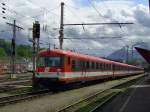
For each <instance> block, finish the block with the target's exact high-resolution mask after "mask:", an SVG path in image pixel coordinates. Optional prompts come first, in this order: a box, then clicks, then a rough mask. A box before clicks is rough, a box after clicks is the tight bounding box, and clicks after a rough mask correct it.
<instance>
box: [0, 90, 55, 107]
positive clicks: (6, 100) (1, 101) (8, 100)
mask: <svg viewBox="0 0 150 112" xmlns="http://www.w3.org/2000/svg"><path fill="white" fill-rule="evenodd" d="M52 93H53V92H51V91H50V90H47V89H46V90H40V91H36V92H27V93H22V94H17V95H12V96H7V97H1V98H0V106H4V105H8V104H12V103H17V102H21V101H25V100H30V99H33V98H37V97H40V96H43V95H50V94H52Z"/></svg>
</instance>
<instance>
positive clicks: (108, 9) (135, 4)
mask: <svg viewBox="0 0 150 112" xmlns="http://www.w3.org/2000/svg"><path fill="white" fill-rule="evenodd" d="M62 1H63V2H64V3H65V8H64V23H93V22H133V23H134V24H133V25H122V26H121V27H120V26H119V25H100V26H65V27H64V37H66V38H76V37H79V38H85V37H87V38H91V39H90V40H89V39H88V40H87V39H80V40H75V39H69V40H67V39H65V40H64V49H68V50H69V49H74V50H76V51H78V52H83V53H86V54H94V55H100V56H107V55H109V54H111V53H112V52H114V51H115V50H118V49H121V48H122V47H123V46H126V45H130V46H131V45H133V44H134V43H136V42H150V37H149V35H150V32H149V30H150V13H149V9H148V0H38V2H37V0H0V2H1V3H3V2H4V3H6V6H5V7H6V11H5V12H6V13H5V14H3V13H1V18H0V25H1V27H0V38H4V39H7V40H9V41H10V40H11V38H12V28H11V27H10V26H8V25H7V24H6V22H11V23H12V22H13V20H14V19H16V22H17V25H19V26H21V27H23V28H24V30H19V31H17V37H16V39H17V43H18V44H31V43H30V42H29V41H28V39H29V38H31V37H32V33H31V31H30V30H29V29H31V28H32V24H33V22H34V21H39V22H40V24H41V38H40V43H41V47H48V43H49V42H50V43H51V45H53V44H56V46H59V42H58V39H52V38H58V37H59V26H60V25H59V23H60V2H62ZM0 5H1V4H0ZM1 7H3V6H2V5H1ZM1 11H2V9H1ZM3 16H5V17H6V19H2V17H3ZM44 28H45V29H46V30H44ZM115 37H117V38H115ZM118 37H120V38H119V39H118ZM94 38H98V39H94Z"/></svg>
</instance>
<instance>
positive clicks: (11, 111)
mask: <svg viewBox="0 0 150 112" xmlns="http://www.w3.org/2000/svg"><path fill="white" fill-rule="evenodd" d="M136 77H139V76H134V77H130V78H124V79H120V80H114V81H108V82H104V83H101V84H97V85H92V86H89V87H84V88H80V89H75V90H69V91H65V92H61V93H57V94H54V95H49V96H43V97H40V98H37V99H33V100H31V101H25V102H20V103H17V104H11V105H8V106H4V107H0V112H55V111H57V110H59V109H61V108H63V107H65V106H67V105H69V104H72V103H73V102H76V101H78V100H80V99H82V98H86V97H87V96H89V95H92V94H94V93H97V92H99V91H103V90H105V89H109V88H111V87H113V86H115V85H118V84H120V83H123V82H126V81H127V80H131V79H134V78H136Z"/></svg>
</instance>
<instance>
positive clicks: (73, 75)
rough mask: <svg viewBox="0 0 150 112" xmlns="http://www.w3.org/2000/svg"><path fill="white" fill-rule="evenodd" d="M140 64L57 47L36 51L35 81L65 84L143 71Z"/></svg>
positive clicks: (41, 84)
mask: <svg viewBox="0 0 150 112" xmlns="http://www.w3.org/2000/svg"><path fill="white" fill-rule="evenodd" d="M143 71H144V70H143V68H140V67H136V66H133V65H128V64H124V63H120V62H115V61H110V60H107V59H103V58H99V57H95V56H89V55H84V54H80V53H76V52H71V51H64V50H60V49H49V50H43V51H41V52H39V55H38V59H37V68H36V75H35V79H34V83H35V84H34V85H37V86H42V87H48V88H55V87H57V86H60V85H64V84H71V83H76V82H86V81H91V80H99V79H105V78H115V77H121V76H127V75H135V74H140V73H143Z"/></svg>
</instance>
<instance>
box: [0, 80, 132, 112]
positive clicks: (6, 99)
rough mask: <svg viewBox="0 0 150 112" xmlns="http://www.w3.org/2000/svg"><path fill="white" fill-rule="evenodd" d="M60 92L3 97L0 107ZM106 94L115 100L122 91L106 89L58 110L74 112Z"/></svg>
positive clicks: (0, 100)
mask: <svg viewBox="0 0 150 112" xmlns="http://www.w3.org/2000/svg"><path fill="white" fill-rule="evenodd" d="M132 81H133V80H132ZM117 86H118V85H117ZM112 88H113V87H112ZM58 92H60V91H58ZM58 92H52V91H50V90H40V91H33V92H28V93H23V94H17V95H11V96H7V97H1V98H0V106H5V105H9V104H12V103H18V102H21V101H26V100H32V99H34V98H39V97H42V96H46V95H52V94H55V93H58ZM106 93H107V95H108V96H110V97H112V98H113V97H114V96H115V95H117V94H119V93H120V90H119V89H116V90H115V91H114V90H113V91H111V90H110V91H108V89H106V90H103V91H99V92H97V93H95V94H92V95H91V96H89V97H87V98H85V99H81V100H80V101H77V102H75V103H73V104H71V105H68V106H67V107H65V108H62V109H60V110H58V112H68V111H69V110H71V112H72V110H74V108H75V109H76V107H77V106H78V105H81V104H82V103H83V102H87V104H89V103H90V102H89V101H91V100H93V99H95V98H97V97H99V95H100V96H103V95H104V94H106ZM104 96H105V95H104ZM106 97H107V96H105V97H102V98H106Z"/></svg>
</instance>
